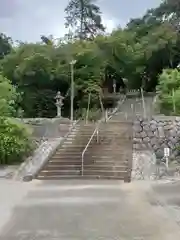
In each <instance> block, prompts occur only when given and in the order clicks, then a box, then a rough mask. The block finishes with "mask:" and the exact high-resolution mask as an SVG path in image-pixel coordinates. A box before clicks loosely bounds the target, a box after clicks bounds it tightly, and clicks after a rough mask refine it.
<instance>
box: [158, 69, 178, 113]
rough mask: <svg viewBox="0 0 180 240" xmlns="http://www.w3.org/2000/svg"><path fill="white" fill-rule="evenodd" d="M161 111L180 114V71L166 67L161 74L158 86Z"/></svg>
mask: <svg viewBox="0 0 180 240" xmlns="http://www.w3.org/2000/svg"><path fill="white" fill-rule="evenodd" d="M157 92H158V101H157V104H158V106H159V108H160V112H161V113H164V114H167V115H174V114H175V115H179V114H180V71H178V70H177V69H165V70H163V72H162V74H161V75H160V76H159V82H158V86H157Z"/></svg>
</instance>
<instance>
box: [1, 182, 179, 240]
mask: <svg viewBox="0 0 180 240" xmlns="http://www.w3.org/2000/svg"><path fill="white" fill-rule="evenodd" d="M3 185H4V187H3V188H4V190H6V189H7V190H8V191H6V195H3V197H1V199H0V219H1V222H0V223H1V224H0V229H1V232H0V240H32V239H33V240H61V239H62V240H76V239H77V240H81V239H82V240H99V239H100V240H101V239H102V240H110V239H112V240H113V239H114V240H176V239H180V227H179V226H178V224H177V223H176V222H175V221H174V218H173V217H171V216H170V214H169V213H168V211H166V207H164V206H161V205H159V203H158V201H157V198H156V197H155V195H153V192H152V191H151V188H150V184H149V183H148V182H138V183H137V182H135V183H131V184H124V183H122V182H119V181H99V180H97V181H85V182H81V181H74V180H73V181H66V182H62V181H57V182H45V183H44V182H36V181H35V182H32V183H24V184H22V183H11V182H6V181H4V182H3V183H2V182H0V187H1V190H2V191H3V189H2V186H3ZM154 190H155V191H156V190H157V189H156V188H154ZM157 191H159V190H157ZM157 191H156V192H157ZM4 192H5V191H4ZM13 204H14V205H15V208H14V209H12V207H13ZM3 207H5V208H3ZM3 212H4V215H2V213H3ZM10 212H12V215H11V217H10ZM9 217H10V220H9V221H8V222H7V219H8V218H9ZM5 222H6V224H5V226H3V227H2V223H5Z"/></svg>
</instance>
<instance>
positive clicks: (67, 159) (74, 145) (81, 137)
mask: <svg viewBox="0 0 180 240" xmlns="http://www.w3.org/2000/svg"><path fill="white" fill-rule="evenodd" d="M94 130H95V124H87V125H86V124H84V123H82V122H81V123H79V124H77V125H76V126H75V128H74V129H73V130H72V132H71V133H70V134H69V135H68V137H67V138H65V140H64V141H63V143H62V144H61V145H60V147H59V149H58V150H57V151H56V153H55V154H54V155H53V156H52V158H51V159H50V160H49V161H48V163H47V164H46V165H45V166H44V167H43V168H42V169H41V171H40V172H39V174H38V176H37V178H38V179H41V180H45V179H46V180H52V179H54V180H55V179H62V178H65V179H66V178H76V177H79V176H80V175H81V155H82V152H83V150H84V148H85V147H86V145H87V143H88V141H89V139H90V137H91V135H92V133H93V132H94ZM92 143H93V142H92ZM92 143H91V144H92Z"/></svg>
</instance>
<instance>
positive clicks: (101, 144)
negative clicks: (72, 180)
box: [84, 120, 132, 182]
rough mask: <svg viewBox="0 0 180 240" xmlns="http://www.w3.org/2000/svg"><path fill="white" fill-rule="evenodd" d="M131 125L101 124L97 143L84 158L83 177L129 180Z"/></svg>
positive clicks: (127, 123) (113, 122) (126, 123)
mask: <svg viewBox="0 0 180 240" xmlns="http://www.w3.org/2000/svg"><path fill="white" fill-rule="evenodd" d="M131 163H132V123H130V122H116V121H112V120H111V122H108V123H101V124H100V126H99V141H98V143H96V144H92V145H91V146H90V147H89V148H88V150H87V152H86V154H85V158H84V177H89V178H99V179H120V180H124V181H126V182H130V180H131V168H132V166H131V165H132V164H131Z"/></svg>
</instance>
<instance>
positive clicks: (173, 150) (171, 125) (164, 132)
mask: <svg viewBox="0 0 180 240" xmlns="http://www.w3.org/2000/svg"><path fill="white" fill-rule="evenodd" d="M133 146H134V150H135V151H137V150H151V151H152V152H153V153H155V154H156V157H157V158H158V159H161V158H162V157H163V155H164V148H165V147H168V148H170V157H171V158H172V159H175V158H178V156H179V154H180V151H179V150H178V149H177V147H178V146H180V117H164V116H155V117H153V118H152V119H151V120H146V119H143V118H139V119H136V120H135V121H134V144H133Z"/></svg>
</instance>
